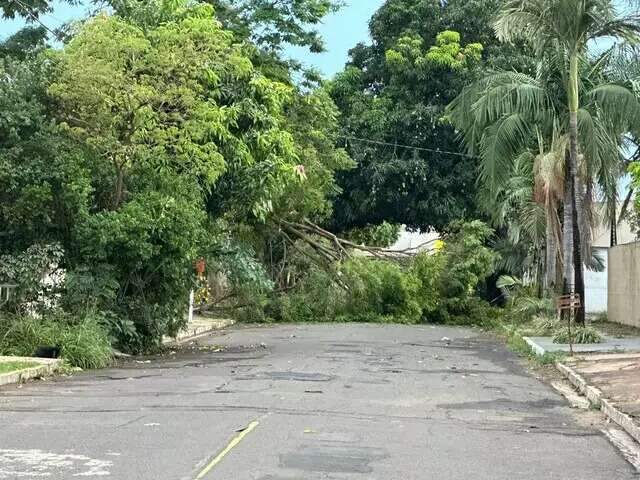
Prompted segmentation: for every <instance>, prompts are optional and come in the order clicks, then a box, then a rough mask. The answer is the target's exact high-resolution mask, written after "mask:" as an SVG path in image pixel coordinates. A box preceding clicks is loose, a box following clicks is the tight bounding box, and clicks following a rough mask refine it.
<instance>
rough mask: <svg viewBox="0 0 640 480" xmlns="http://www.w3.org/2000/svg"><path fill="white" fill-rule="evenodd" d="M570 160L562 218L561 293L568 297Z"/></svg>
mask: <svg viewBox="0 0 640 480" xmlns="http://www.w3.org/2000/svg"><path fill="white" fill-rule="evenodd" d="M570 170H571V169H570V160H569V155H568V154H567V159H566V166H565V174H564V209H563V216H562V261H563V263H562V266H563V268H562V293H564V294H565V295H568V294H570V293H572V290H573V281H574V278H573V199H572V192H573V185H572V183H573V182H572V181H571V172H570Z"/></svg>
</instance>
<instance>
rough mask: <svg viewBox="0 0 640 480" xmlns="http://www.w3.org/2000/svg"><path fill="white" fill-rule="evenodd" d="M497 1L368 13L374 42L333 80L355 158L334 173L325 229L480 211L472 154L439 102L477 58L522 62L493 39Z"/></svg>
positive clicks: (477, 64)
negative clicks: (335, 190) (335, 187)
mask: <svg viewBox="0 0 640 480" xmlns="http://www.w3.org/2000/svg"><path fill="white" fill-rule="evenodd" d="M501 4H502V1H500V0H474V1H462V0H452V1H449V2H445V3H443V2H440V1H439V0H388V1H386V2H385V3H384V4H383V6H382V7H381V8H380V9H379V10H378V11H377V12H376V13H375V15H374V16H373V18H372V19H371V21H370V32H371V36H372V38H373V43H372V44H371V45H364V44H359V45H357V46H356V47H355V48H354V49H353V50H351V59H350V62H349V64H348V65H347V67H346V68H345V70H344V71H343V72H341V73H339V74H338V75H337V76H336V78H335V79H334V80H333V81H332V82H331V83H330V91H331V95H332V97H333V99H334V100H335V102H336V104H337V105H338V107H339V108H340V111H341V112H342V117H341V124H342V134H343V135H344V136H345V137H347V138H345V139H343V140H342V141H343V142H344V144H345V145H346V146H347V148H348V151H349V153H350V155H351V156H352V158H353V159H354V160H355V161H356V163H357V165H358V168H357V169H354V170H352V171H349V172H345V173H342V174H340V175H339V176H338V178H339V184H340V186H341V187H342V189H343V192H344V193H343V194H342V195H341V196H340V197H339V198H338V199H337V201H336V208H335V215H334V217H333V219H332V222H330V225H331V227H332V228H334V229H336V230H340V231H348V230H350V229H353V228H359V227H365V226H367V225H371V224H373V225H375V224H380V223H382V222H383V221H388V222H391V223H396V224H406V225H407V226H408V227H409V228H412V229H423V230H428V229H432V228H436V229H444V228H446V226H447V225H448V224H449V223H450V222H451V221H452V220H456V219H461V218H465V217H473V216H475V215H476V214H477V213H476V211H477V203H476V200H475V194H476V185H475V183H476V172H475V169H476V166H477V160H476V159H474V158H473V157H471V156H468V155H466V154H465V153H464V152H463V151H462V150H461V149H460V145H459V143H458V139H457V134H456V132H455V130H454V128H452V126H451V125H449V124H448V123H447V121H446V118H445V108H446V105H447V104H448V103H449V102H450V101H452V100H453V99H454V98H455V97H456V96H457V95H458V94H459V93H460V91H461V90H462V88H463V87H464V85H465V84H467V83H469V82H470V81H472V80H473V78H474V77H475V76H476V75H477V73H478V71H479V70H480V69H482V68H484V65H494V64H495V65H504V66H509V67H513V66H514V65H528V61H526V60H523V57H524V56H523V55H522V54H521V53H520V52H518V51H517V50H516V49H511V48H509V47H501V48H499V47H498V40H497V39H496V38H495V36H494V34H493V31H492V29H491V20H492V18H493V15H494V14H495V12H497V10H498V8H499V7H500V5H501ZM445 152H453V153H445Z"/></svg>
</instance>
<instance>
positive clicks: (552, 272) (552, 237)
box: [544, 207, 558, 291]
mask: <svg viewBox="0 0 640 480" xmlns="http://www.w3.org/2000/svg"><path fill="white" fill-rule="evenodd" d="M551 215H552V212H550V211H549V208H548V207H547V212H546V220H547V227H546V229H547V232H546V252H545V253H546V261H545V281H544V288H545V290H547V291H551V290H553V288H554V284H555V282H556V257H557V256H558V250H557V249H558V246H557V244H556V233H555V226H554V223H553V217H552V216H551Z"/></svg>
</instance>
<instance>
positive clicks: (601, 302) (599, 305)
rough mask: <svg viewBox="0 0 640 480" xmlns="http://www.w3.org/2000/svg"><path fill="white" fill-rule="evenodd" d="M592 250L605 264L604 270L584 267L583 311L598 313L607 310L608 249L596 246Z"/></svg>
mask: <svg viewBox="0 0 640 480" xmlns="http://www.w3.org/2000/svg"><path fill="white" fill-rule="evenodd" d="M594 250H595V251H596V252H597V253H598V255H599V256H600V257H601V258H602V260H603V261H604V264H605V267H606V268H605V271H604V272H593V271H591V270H587V269H585V275H584V296H585V311H586V312H587V313H600V312H606V311H607V283H608V281H607V276H608V273H607V269H608V266H609V249H608V248H602V247H597V248H594Z"/></svg>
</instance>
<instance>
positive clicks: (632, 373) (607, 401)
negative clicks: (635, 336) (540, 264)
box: [558, 353, 640, 442]
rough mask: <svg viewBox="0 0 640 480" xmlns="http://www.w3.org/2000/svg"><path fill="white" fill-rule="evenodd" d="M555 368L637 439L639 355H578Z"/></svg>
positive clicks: (639, 435)
mask: <svg viewBox="0 0 640 480" xmlns="http://www.w3.org/2000/svg"><path fill="white" fill-rule="evenodd" d="M558 368H559V369H560V371H561V372H562V373H564V374H565V375H566V376H567V378H568V379H569V380H570V381H571V382H572V383H573V384H574V385H575V386H576V387H577V388H578V389H579V390H580V391H581V392H582V393H584V394H585V395H586V396H587V398H589V400H590V401H591V403H592V404H594V405H599V406H600V407H601V409H602V410H603V412H604V413H605V414H606V415H607V416H608V417H609V418H610V419H611V420H612V421H614V422H615V423H617V424H619V425H620V426H621V427H622V428H624V429H625V430H626V431H627V433H628V434H629V435H631V436H632V437H633V438H635V440H636V441H638V442H640V354H638V353H626V354H595V355H581V356H579V357H575V358H571V359H567V360H565V361H563V362H562V363H560V364H558Z"/></svg>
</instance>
